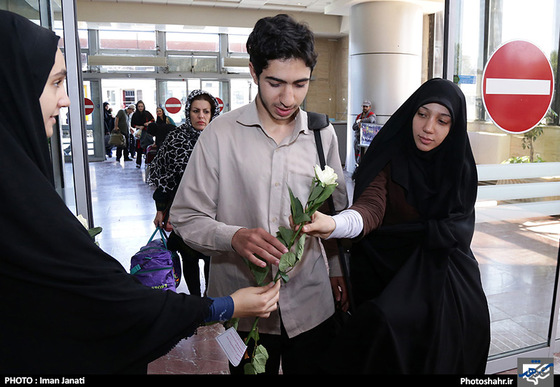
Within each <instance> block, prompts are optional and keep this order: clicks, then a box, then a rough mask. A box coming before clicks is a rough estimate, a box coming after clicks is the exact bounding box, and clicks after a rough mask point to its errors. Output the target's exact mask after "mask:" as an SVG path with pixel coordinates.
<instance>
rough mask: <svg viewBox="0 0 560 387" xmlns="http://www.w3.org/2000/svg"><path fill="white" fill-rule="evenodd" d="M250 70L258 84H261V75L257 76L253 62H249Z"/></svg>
mask: <svg viewBox="0 0 560 387" xmlns="http://www.w3.org/2000/svg"><path fill="white" fill-rule="evenodd" d="M249 72H250V73H251V77H253V82H255V84H256V85H258V84H259V77H258V76H257V73H256V72H255V68H254V67H253V63H251V62H249Z"/></svg>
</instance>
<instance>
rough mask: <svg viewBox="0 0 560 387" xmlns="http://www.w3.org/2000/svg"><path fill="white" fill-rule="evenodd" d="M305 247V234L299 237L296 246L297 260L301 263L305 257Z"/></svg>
mask: <svg viewBox="0 0 560 387" xmlns="http://www.w3.org/2000/svg"><path fill="white" fill-rule="evenodd" d="M304 246H305V234H302V236H301V237H299V239H298V241H297V244H296V260H297V261H299V260H300V259H301V257H302V256H303V249H304Z"/></svg>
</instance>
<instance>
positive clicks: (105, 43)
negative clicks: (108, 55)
mask: <svg viewBox="0 0 560 387" xmlns="http://www.w3.org/2000/svg"><path fill="white" fill-rule="evenodd" d="M99 47H100V48H102V49H123V50H155V49H156V33H155V32H150V31H147V32H146V31H106V30H105V31H99Z"/></svg>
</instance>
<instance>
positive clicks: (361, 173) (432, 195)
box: [354, 78, 478, 219]
mask: <svg viewBox="0 0 560 387" xmlns="http://www.w3.org/2000/svg"><path fill="white" fill-rule="evenodd" d="M428 103H439V104H441V105H443V106H445V107H446V108H447V109H448V110H449V112H450V113H451V117H452V127H451V130H450V132H449V134H448V135H447V137H446V138H445V140H444V141H443V143H442V144H440V145H439V146H438V147H437V148H435V149H433V150H431V151H429V152H422V151H420V150H418V148H417V147H416V145H415V143H414V139H413V136H412V119H413V117H414V114H415V113H416V111H417V110H418V108H419V107H420V106H422V105H425V104H428ZM466 114H467V109H466V103H465V97H464V95H463V92H462V91H461V90H460V89H459V87H458V86H457V85H455V84H454V83H452V82H450V81H447V80H444V79H439V78H436V79H431V80H429V81H427V82H426V83H424V84H423V85H422V86H421V87H420V88H419V89H418V90H417V91H416V92H415V93H413V94H412V95H411V96H410V97H409V98H408V99H407V101H406V102H404V103H403V104H402V106H401V107H400V108H399V109H398V110H397V111H396V112H395V113H394V114H393V115H392V116H391V118H390V119H389V120H388V121H387V123H386V124H385V125H384V126H383V128H382V129H381V130H380V131H379V133H378V134H377V136H376V137H375V138H374V139H373V141H372V144H371V146H370V147H369V148H368V151H367V152H366V154H365V155H364V158H363V160H362V162H361V163H360V166H359V167H358V168H357V170H356V172H355V175H354V178H355V183H356V188H355V194H354V197H355V198H356V197H358V196H359V195H360V194H361V193H362V192H363V190H364V189H365V188H366V187H367V186H368V185H369V183H370V182H371V181H372V180H373V179H374V178H375V177H376V176H377V175H378V174H379V172H380V171H381V170H382V169H383V168H384V167H385V166H386V165H387V164H388V163H391V171H392V179H393V181H395V182H396V183H398V184H399V185H401V186H402V187H403V188H404V189H405V191H406V193H407V200H408V202H409V204H411V205H412V206H414V207H416V209H417V210H418V211H419V213H420V215H421V217H422V218H423V219H433V218H445V217H447V216H449V214H450V211H457V208H456V207H457V206H460V207H461V212H463V213H471V214H472V215H474V212H473V208H474V203H475V201H476V192H477V183H478V177H477V173H476V166H475V162H474V157H473V155H472V150H471V147H470V143H469V138H468V135H467V116H466Z"/></svg>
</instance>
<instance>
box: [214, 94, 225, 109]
mask: <svg viewBox="0 0 560 387" xmlns="http://www.w3.org/2000/svg"><path fill="white" fill-rule="evenodd" d="M216 101H218V107H219V108H220V112H221V111H222V110H224V101H222V100H221V99H220V98H219V97H216Z"/></svg>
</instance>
